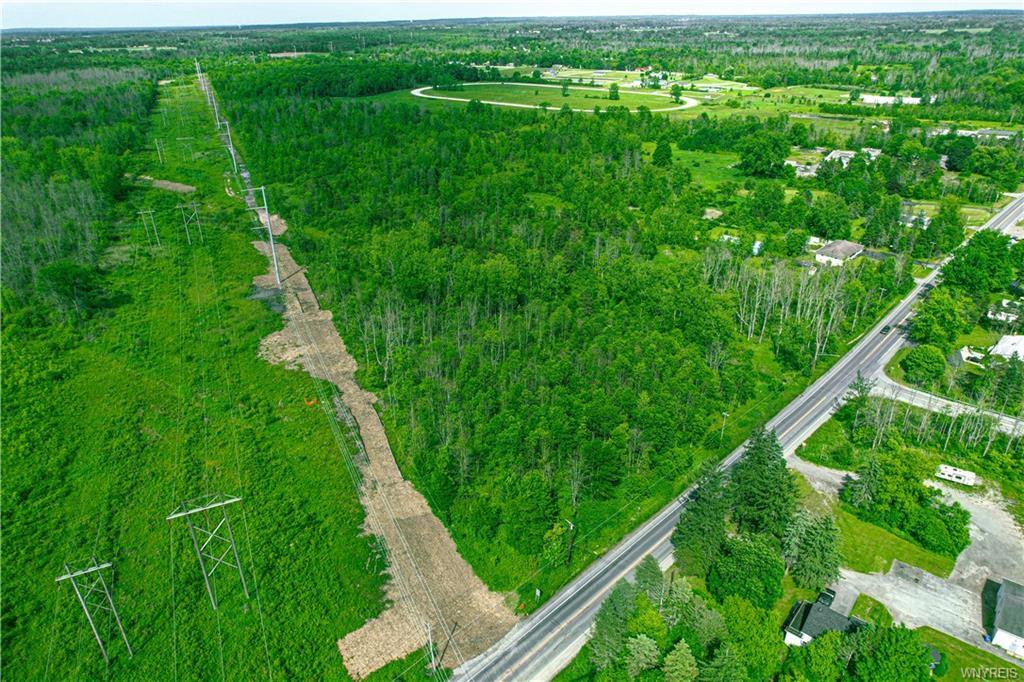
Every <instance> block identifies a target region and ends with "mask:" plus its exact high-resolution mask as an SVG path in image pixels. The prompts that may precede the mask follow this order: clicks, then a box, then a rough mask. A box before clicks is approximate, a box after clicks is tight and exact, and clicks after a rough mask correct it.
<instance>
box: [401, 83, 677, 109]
mask: <svg viewBox="0 0 1024 682" xmlns="http://www.w3.org/2000/svg"><path fill="white" fill-rule="evenodd" d="M421 92H422V94H423V96H424V97H428V98H430V97H434V98H448V99H455V100H459V101H466V102H468V101H470V100H473V99H478V100H480V101H482V102H487V103H501V104H509V105H517V106H528V107H545V108H548V109H554V110H557V109H560V108H561V107H563V106H565V105H568V106H570V107H572V108H573V109H576V110H579V111H592V110H593V109H594V107H596V106H597V107H601V108H602V109H606V108H608V107H610V106H618V107H627V108H629V109H631V110H635V109H636V108H637V107H639V106H645V107H648V108H649V109H651V110H652V111H659V110H662V109H678V108H680V107H681V106H683V105H684V104H685V101H684V103H683V104H676V103H675V102H673V101H672V99H671V98H670V97H669V96H668V94H667V93H664V92H658V93H647V92H637V91H632V90H626V89H623V90H620V92H619V99H618V100H612V99H609V98H608V90H607V89H605V88H590V87H581V86H570V87H569V95H568V96H567V97H566V96H563V95H562V91H561V86H557V85H554V86H553V85H544V84H522V83H504V84H496V83H483V84H475V83H467V84H465V86H464V89H462V90H437V89H434V88H423V89H421Z"/></svg>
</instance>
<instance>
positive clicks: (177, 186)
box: [139, 175, 196, 194]
mask: <svg viewBox="0 0 1024 682" xmlns="http://www.w3.org/2000/svg"><path fill="white" fill-rule="evenodd" d="M139 180H143V181H145V182H148V183H149V184H150V185H152V186H153V187H156V188H157V189H165V190H167V191H168V192H177V193H178V194H189V193H191V192H195V191H196V188H195V187H193V186H192V185H186V184H185V183H183V182H174V181H173V180H160V179H157V178H152V177H150V176H148V175H140V176H139Z"/></svg>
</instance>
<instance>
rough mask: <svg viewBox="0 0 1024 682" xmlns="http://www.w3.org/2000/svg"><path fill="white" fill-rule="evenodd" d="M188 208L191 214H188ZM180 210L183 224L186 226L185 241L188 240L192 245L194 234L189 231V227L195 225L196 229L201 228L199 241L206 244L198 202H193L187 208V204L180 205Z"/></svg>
mask: <svg viewBox="0 0 1024 682" xmlns="http://www.w3.org/2000/svg"><path fill="white" fill-rule="evenodd" d="M186 208H188V209H189V212H188V213H186V212H185V209H186ZM178 209H179V210H180V211H181V222H182V223H184V225H185V239H187V240H188V243H189V245H191V244H192V234H191V233H190V232H189V230H188V226H189V225H191V224H193V223H195V225H196V227H197V228H199V241H200V242H202V243H204V244H205V243H206V239H205V238H204V237H203V224H202V223H201V222H199V207H198V205H197V204H196V202H194V201H192V202H189V204H188V205H187V206H186V205H185V204H178Z"/></svg>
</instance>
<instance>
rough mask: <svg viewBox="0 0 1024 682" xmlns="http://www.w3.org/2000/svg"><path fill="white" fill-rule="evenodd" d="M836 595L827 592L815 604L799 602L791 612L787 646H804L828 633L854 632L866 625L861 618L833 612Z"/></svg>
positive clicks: (786, 629)
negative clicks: (833, 601)
mask: <svg viewBox="0 0 1024 682" xmlns="http://www.w3.org/2000/svg"><path fill="white" fill-rule="evenodd" d="M834 598H835V593H834V592H832V590H825V591H824V592H822V593H821V594H820V595H818V599H817V600H816V601H814V603H811V602H807V601H798V602H797V603H796V604H794V605H793V609H792V610H791V611H790V612H789V618H787V619H786V624H785V625H783V626H782V629H783V631H784V632H785V638H784V641H785V643H786V645H787V646H803V645H804V644H807V643H808V642H810V641H811V640H813V639H814V638H815V637H818V636H819V635H823V634H825V633H826V632H833V631H835V632H853V631H854V630H856V629H857V628H859V627H861V626H863V625H865V624H866V623H865V622H864V621H862V620H861V619H860V618H856V617H852V618H851V617H849V616H844V615H843V614H841V613H839V612H838V611H833V610H832V600H833V599H834Z"/></svg>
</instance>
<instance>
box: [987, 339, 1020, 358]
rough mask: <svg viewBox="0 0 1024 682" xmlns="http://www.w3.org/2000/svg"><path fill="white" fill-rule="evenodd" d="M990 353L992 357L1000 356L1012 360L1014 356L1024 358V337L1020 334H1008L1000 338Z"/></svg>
mask: <svg viewBox="0 0 1024 682" xmlns="http://www.w3.org/2000/svg"><path fill="white" fill-rule="evenodd" d="M989 352H990V353H991V354H992V355H999V356H1002V357H1004V358H1011V357H1013V356H1014V355H1016V356H1017V357H1018V358H1024V336H1022V335H1020V334H1007V335H1006V336H1004V337H1002V338H1000V339H999V341H997V342H996V345H994V346H992V348H991V350H990V351H989Z"/></svg>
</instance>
